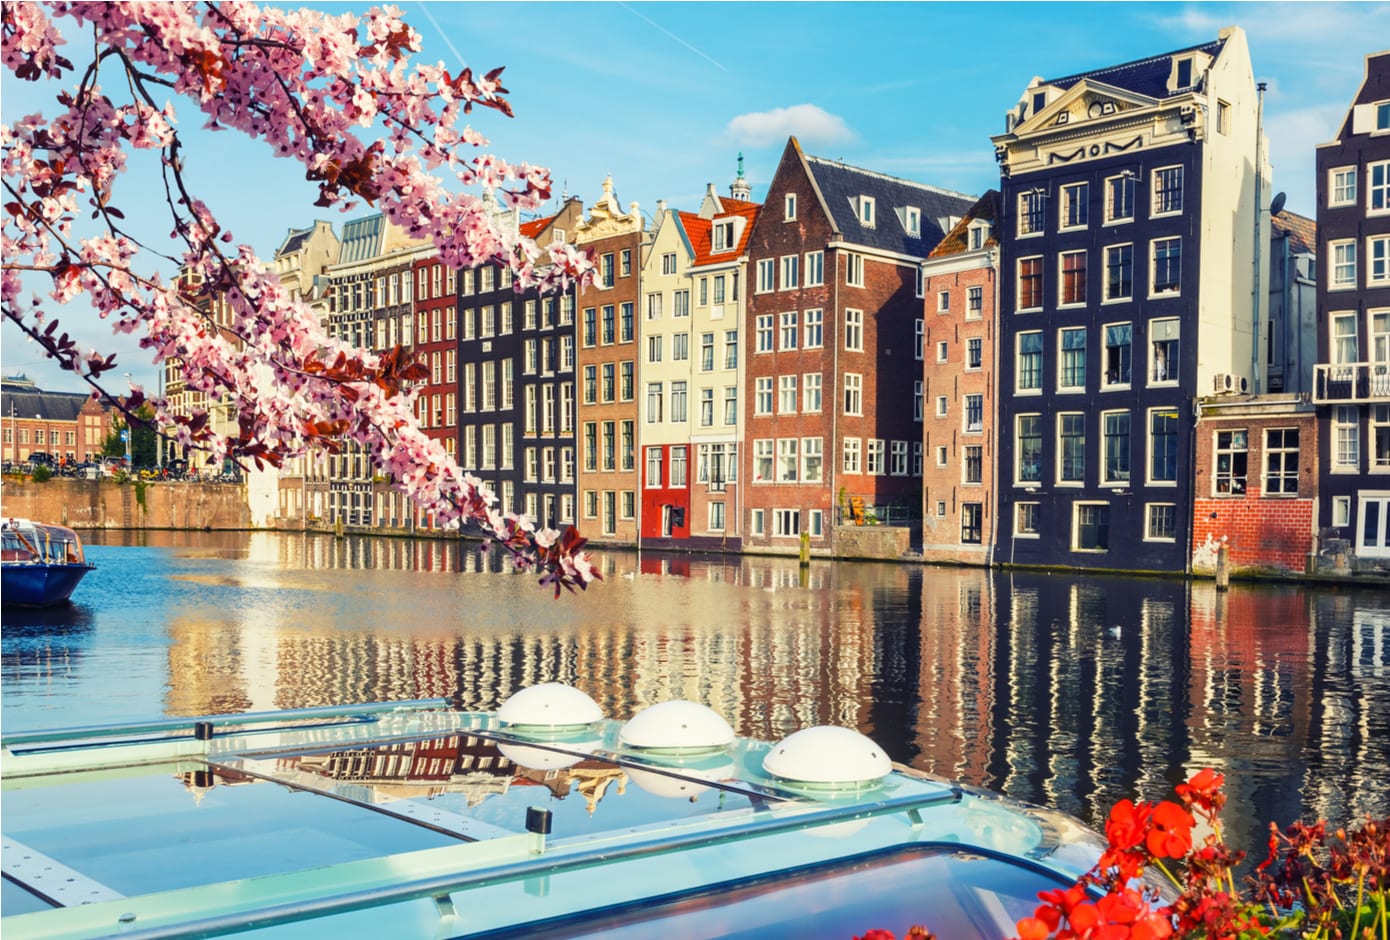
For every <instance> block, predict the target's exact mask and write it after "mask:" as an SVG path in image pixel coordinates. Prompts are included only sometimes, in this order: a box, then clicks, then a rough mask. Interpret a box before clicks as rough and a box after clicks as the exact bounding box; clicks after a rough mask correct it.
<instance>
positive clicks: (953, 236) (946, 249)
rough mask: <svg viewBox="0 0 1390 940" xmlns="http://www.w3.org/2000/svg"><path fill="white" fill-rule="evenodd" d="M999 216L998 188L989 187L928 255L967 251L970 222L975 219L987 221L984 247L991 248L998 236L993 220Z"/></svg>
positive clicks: (936, 256) (943, 255)
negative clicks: (987, 230) (987, 234)
mask: <svg viewBox="0 0 1390 940" xmlns="http://www.w3.org/2000/svg"><path fill="white" fill-rule="evenodd" d="M997 218H999V190H997V189H991V190H990V191H989V192H987V193H985V194H984V195H983V196H981V197H980V198H979V199H978V200H977V201H976V202H975V204H974V205H973V206H971V207H970V209H969V211H967V212H966V213H965V217H964V218H962V219H961V220H960V221H959V222H957V223H956V225H955V228H953V229H951V230H950V231H949V232H947V233H946V237H945V238H943V239H941V241H940V242H938V243H937V245H936V247H935V248H933V249H932V250H931V254H930V255H928V257H931V258H944V257H946V256H947V255H958V254H960V253H961V252H963V251H967V250H968V249H969V247H970V238H969V233H970V223H971V222H975V221H980V222H988V223H989V224H990V229H989V237H988V238H986V239H985V245H984V246H985V247H986V248H993V247H995V246H997V245H998V244H999V236H998V235H997V234H996V232H995V228H994V220H995V219H997Z"/></svg>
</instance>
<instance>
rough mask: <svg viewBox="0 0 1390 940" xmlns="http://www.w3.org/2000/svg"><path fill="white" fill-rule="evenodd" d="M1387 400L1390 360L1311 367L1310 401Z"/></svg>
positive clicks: (1389, 397) (1333, 402)
mask: <svg viewBox="0 0 1390 940" xmlns="http://www.w3.org/2000/svg"><path fill="white" fill-rule="evenodd" d="M1370 401H1375V402H1381V401H1390V362H1346V363H1336V364H1322V365H1316V366H1314V367H1313V403H1314V404H1318V405H1328V404H1347V403H1352V402H1370Z"/></svg>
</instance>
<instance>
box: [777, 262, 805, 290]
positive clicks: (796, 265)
mask: <svg viewBox="0 0 1390 940" xmlns="http://www.w3.org/2000/svg"><path fill="white" fill-rule="evenodd" d="M800 262H801V256H800V255H783V256H782V280H781V283H780V284H779V285H778V289H779V290H796V289H797V288H798V287H800V286H801V270H800V267H801V265H800Z"/></svg>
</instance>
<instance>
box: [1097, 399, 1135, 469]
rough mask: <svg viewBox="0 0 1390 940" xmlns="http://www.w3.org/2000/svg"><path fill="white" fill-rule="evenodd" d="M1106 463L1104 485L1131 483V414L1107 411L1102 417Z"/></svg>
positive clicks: (1104, 464)
mask: <svg viewBox="0 0 1390 940" xmlns="http://www.w3.org/2000/svg"><path fill="white" fill-rule="evenodd" d="M1100 423H1101V429H1102V439H1103V441H1104V447H1105V462H1104V463H1103V464H1102V475H1101V482H1102V483H1128V482H1129V412H1128V411H1107V412H1105V413H1103V414H1102V415H1101V416H1100Z"/></svg>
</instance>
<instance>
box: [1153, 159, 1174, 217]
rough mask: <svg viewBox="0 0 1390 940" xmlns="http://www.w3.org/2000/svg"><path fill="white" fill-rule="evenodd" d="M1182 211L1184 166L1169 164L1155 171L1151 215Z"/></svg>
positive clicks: (1171, 213)
mask: <svg viewBox="0 0 1390 940" xmlns="http://www.w3.org/2000/svg"><path fill="white" fill-rule="evenodd" d="M1181 211H1182V167H1180V166H1167V167H1163V168H1162V169H1158V170H1154V171H1153V204H1152V206H1151V208H1150V210H1149V212H1150V215H1173V214H1175V213H1178V212H1181Z"/></svg>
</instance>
